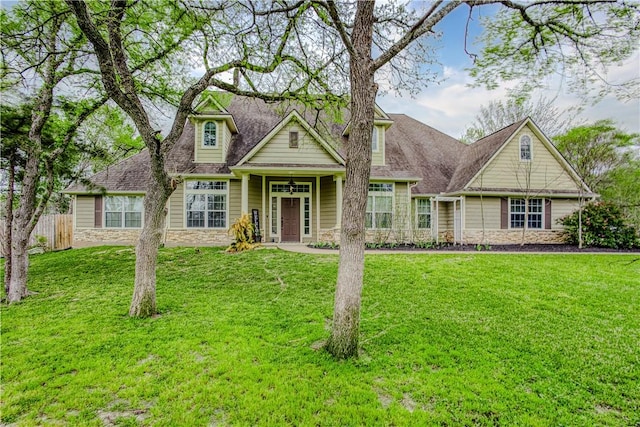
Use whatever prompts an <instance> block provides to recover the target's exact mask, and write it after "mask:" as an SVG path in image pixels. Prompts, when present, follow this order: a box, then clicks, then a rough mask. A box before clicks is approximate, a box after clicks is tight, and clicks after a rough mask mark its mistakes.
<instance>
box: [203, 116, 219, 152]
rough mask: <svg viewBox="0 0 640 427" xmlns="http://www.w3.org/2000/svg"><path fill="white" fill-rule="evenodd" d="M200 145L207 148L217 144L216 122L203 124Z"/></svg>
mask: <svg viewBox="0 0 640 427" xmlns="http://www.w3.org/2000/svg"><path fill="white" fill-rule="evenodd" d="M202 145H203V146H204V147H209V148H215V147H217V146H218V126H217V125H216V122H206V123H205V124H204V131H203V135H202Z"/></svg>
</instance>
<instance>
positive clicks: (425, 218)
mask: <svg viewBox="0 0 640 427" xmlns="http://www.w3.org/2000/svg"><path fill="white" fill-rule="evenodd" d="M416 215H417V218H416V219H417V224H418V228H431V201H430V200H429V199H416Z"/></svg>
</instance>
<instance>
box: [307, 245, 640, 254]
mask: <svg viewBox="0 0 640 427" xmlns="http://www.w3.org/2000/svg"><path fill="white" fill-rule="evenodd" d="M317 249H337V248H330V247H326V248H317ZM366 250H367V251H420V252H439V251H447V252H448V251H456V252H458V251H459V252H548V253H580V252H589V253H592V252H610V253H640V249H612V248H582V249H580V248H578V247H577V246H573V245H565V244H529V245H524V246H521V245H489V247H485V246H482V247H479V246H476V245H453V244H441V245H438V246H436V247H433V248H419V247H416V246H415V245H408V244H407V245H398V246H394V247H391V246H388V247H384V246H383V247H379V248H366Z"/></svg>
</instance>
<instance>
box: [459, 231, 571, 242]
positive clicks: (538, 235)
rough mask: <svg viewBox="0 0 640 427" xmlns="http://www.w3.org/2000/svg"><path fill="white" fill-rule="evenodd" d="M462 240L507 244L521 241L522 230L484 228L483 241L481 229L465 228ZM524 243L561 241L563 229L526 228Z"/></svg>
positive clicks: (562, 240)
mask: <svg viewBox="0 0 640 427" xmlns="http://www.w3.org/2000/svg"><path fill="white" fill-rule="evenodd" d="M463 240H464V243H466V244H478V243H480V244H484V243H488V244H493V245H509V244H520V243H521V242H522V230H486V231H485V232H484V241H483V238H482V230H465V231H464V232H463ZM524 242H525V244H548V243H563V242H564V231H563V230H527V231H526V232H525V235H524Z"/></svg>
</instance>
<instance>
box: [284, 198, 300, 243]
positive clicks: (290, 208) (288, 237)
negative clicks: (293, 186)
mask: <svg viewBox="0 0 640 427" xmlns="http://www.w3.org/2000/svg"><path fill="white" fill-rule="evenodd" d="M280 200H281V203H282V205H281V209H280V212H281V213H282V218H281V226H282V241H283V242H299V241H300V199H298V198H293V197H291V198H289V197H283V198H282V199H280Z"/></svg>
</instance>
